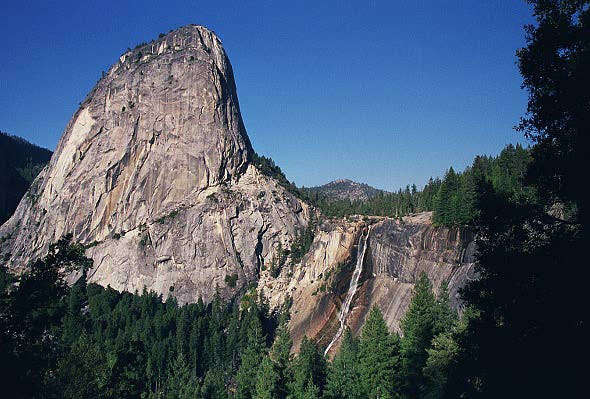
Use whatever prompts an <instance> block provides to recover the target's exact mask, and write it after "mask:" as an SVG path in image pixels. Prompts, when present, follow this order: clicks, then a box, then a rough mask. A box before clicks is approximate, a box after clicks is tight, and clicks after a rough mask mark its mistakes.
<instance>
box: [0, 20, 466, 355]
mask: <svg viewBox="0 0 590 399" xmlns="http://www.w3.org/2000/svg"><path fill="white" fill-rule="evenodd" d="M251 151H252V149H251V146H250V142H249V139H248V136H247V134H246V131H245V128H244V125H243V122H242V119H241V116H240V110H239V105H238V99H237V94H236V88H235V84H234V80H233V75H232V70H231V66H230V63H229V60H228V58H227V56H226V54H225V52H224V50H223V48H222V46H221V42H220V41H219V39H218V38H217V37H216V36H215V34H213V33H212V32H211V31H209V30H207V29H206V28H203V27H200V26H186V27H183V28H180V29H178V30H176V31H174V32H171V33H169V34H168V35H165V36H163V37H161V38H159V39H158V40H155V41H152V42H151V43H148V44H144V45H141V46H138V47H137V48H136V49H134V50H133V51H129V52H127V53H125V54H123V55H122V56H121V58H120V59H119V61H118V62H117V63H116V64H115V65H113V66H112V67H111V68H110V69H109V71H108V73H107V74H106V75H105V76H104V77H103V78H102V79H101V80H100V81H99V82H98V83H97V85H96V87H95V88H94V89H93V90H92V91H91V93H90V94H89V95H88V97H87V98H86V100H85V101H84V102H83V103H82V105H81V107H80V109H79V110H78V111H77V112H76V113H75V115H74V116H73V118H72V120H71V121H70V123H69V124H68V126H67V127H66V130H65V131H64V134H63V136H62V138H61V140H60V142H59V145H58V147H57V151H56V152H55V153H54V154H53V156H52V158H51V161H50V163H49V165H48V166H47V167H46V168H45V169H44V170H43V171H42V172H41V173H40V175H39V176H38V177H37V179H35V181H34V182H33V184H32V186H31V188H30V189H29V191H28V193H27V195H25V197H24V198H23V199H22V201H21V203H20V204H19V206H18V208H17V210H16V212H15V214H14V215H13V217H11V218H10V219H9V220H8V221H7V222H6V223H5V224H4V225H2V226H1V227H0V256H1V258H0V259H2V260H3V261H4V262H5V263H6V264H7V265H8V267H9V268H12V269H18V268H22V267H23V266H25V265H27V264H28V263H29V262H30V261H32V260H33V259H35V258H37V257H40V256H43V255H44V254H45V252H46V250H47V248H48V246H49V245H50V244H51V243H52V242H55V241H57V240H58V239H59V238H60V237H62V236H63V235H65V234H72V236H73V239H74V241H78V242H81V243H82V244H84V245H85V246H86V248H87V250H86V252H87V255H88V256H89V257H91V258H92V259H93V261H94V262H93V268H92V269H91V270H90V271H89V274H88V276H89V280H90V281H91V282H96V283H99V284H102V285H110V286H111V287H113V288H115V289H118V290H127V291H131V292H133V291H136V290H137V291H141V290H143V289H144V288H146V289H148V290H154V291H156V292H158V293H161V294H163V295H164V297H166V296H168V295H174V296H175V297H177V298H178V300H179V301H180V302H181V303H185V302H194V301H196V300H198V298H199V297H202V298H203V299H204V300H205V301H209V300H210V299H211V298H212V296H213V295H214V293H215V292H216V291H219V292H220V294H221V295H222V296H223V297H225V298H230V297H232V296H234V295H235V294H236V293H238V292H243V291H242V288H243V287H245V286H249V285H250V284H257V287H258V290H259V291H262V292H264V293H265V295H266V296H267V297H268V298H269V300H270V303H271V305H272V306H274V307H277V306H279V305H281V304H282V303H283V302H284V301H285V300H286V299H287V298H291V299H292V301H293V306H292V309H291V314H292V320H291V330H292V335H293V338H294V342H295V349H297V346H298V344H299V342H300V341H301V338H302V337H303V335H304V334H306V335H308V336H310V337H314V338H317V339H318V341H319V343H320V345H323V346H324V347H326V346H327V345H328V343H329V342H331V340H332V339H333V337H334V336H335V334H336V331H337V330H338V327H339V321H338V319H339V314H340V309H341V308H342V303H343V301H344V300H345V298H346V296H347V293H348V292H349V286H350V281H351V275H352V274H353V269H355V268H357V267H358V265H360V266H361V267H362V274H361V275H360V280H359V284H358V289H356V290H355V292H354V296H350V298H351V299H352V301H351V306H350V311H349V312H347V313H346V315H345V316H346V317H345V322H346V324H347V325H348V326H349V327H350V328H352V330H353V332H355V333H358V331H359V330H360V328H361V327H362V325H363V323H364V320H365V317H366V315H367V313H368V311H369V310H370V308H371V307H372V306H374V305H376V306H379V307H380V308H381V310H382V311H383V313H384V315H385V318H386V320H387V322H388V324H389V326H390V328H391V329H392V330H396V329H398V328H399V322H400V320H401V318H402V317H403V315H404V313H405V312H406V310H407V308H408V305H409V301H410V298H411V294H412V289H413V284H414V282H415V281H416V278H417V276H418V275H419V273H420V272H422V271H424V272H426V273H427V274H428V276H429V277H430V279H431V280H432V281H433V283H434V287H435V289H436V290H438V288H439V287H440V284H441V283H442V282H443V281H447V282H448V283H449V287H450V291H451V295H452V297H453V298H454V302H453V303H454V306H456V307H458V306H459V304H458V302H457V301H456V292H457V289H458V288H459V287H461V286H462V285H463V284H464V282H465V280H466V279H468V278H470V277H471V276H472V275H473V263H472V262H473V250H474V248H473V236H472V234H471V233H470V232H469V231H468V230H466V229H446V228H437V227H433V226H432V225H431V223H430V215H429V214H421V215H417V216H414V217H411V218H405V219H404V220H403V221H394V220H391V219H384V218H360V217H353V218H348V219H344V220H337V221H334V220H332V221H330V220H325V221H323V222H322V223H321V224H320V225H319V226H318V228H317V229H316V234H315V240H314V242H313V244H312V247H311V249H310V251H309V252H308V253H307V255H305V257H304V258H303V259H302V261H301V262H299V263H298V264H296V265H289V264H286V265H284V266H283V267H282V270H281V272H280V274H279V275H278V277H276V276H274V277H273V274H275V273H271V272H270V270H269V268H268V267H264V266H265V264H266V265H269V264H270V263H271V262H272V260H273V259H276V257H277V254H278V253H279V252H281V251H280V250H279V249H280V248H283V249H284V248H289V246H290V243H291V242H293V240H294V239H295V236H296V231H297V230H299V229H301V228H303V227H305V226H306V225H307V224H308V223H309V221H310V219H311V213H312V212H313V211H312V210H310V208H309V207H308V206H307V205H306V204H305V203H303V202H301V201H300V200H298V199H297V198H295V197H294V196H292V195H291V194H289V193H288V192H286V190H285V189H283V188H282V186H281V185H280V184H279V183H278V182H277V181H275V180H274V179H272V178H270V177H268V176H265V175H262V174H261V173H260V172H259V171H258V169H256V168H255V167H254V166H253V165H252V164H251V163H250V159H251V157H252V152H251ZM361 236H362V237H363V239H362V240H360V239H359V238H360V237H361ZM361 241H362V242H363V245H365V243H366V248H367V249H366V251H365V250H363V251H362V253H363V254H364V255H362V257H361V261H360V262H357V260H358V258H359V254H358V252H359V250H358V246H359V243H360V242H361ZM280 257H281V256H279V258H280ZM287 263H288V262H287ZM357 270H358V269H357ZM75 277H76V276H72V280H73V279H74V278H75ZM346 308H347V307H346V306H345V307H344V309H346ZM337 344H338V343H337V342H336V345H334V346H333V348H334V349H336V348H337V347H338V345H337Z"/></svg>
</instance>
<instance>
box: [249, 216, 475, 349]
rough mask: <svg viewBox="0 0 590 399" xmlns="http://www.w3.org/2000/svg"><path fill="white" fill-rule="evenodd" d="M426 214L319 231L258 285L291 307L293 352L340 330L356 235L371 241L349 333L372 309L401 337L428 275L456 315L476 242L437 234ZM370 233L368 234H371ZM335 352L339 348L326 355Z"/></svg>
mask: <svg viewBox="0 0 590 399" xmlns="http://www.w3.org/2000/svg"><path fill="white" fill-rule="evenodd" d="M431 216H432V215H431V213H430V212H425V213H421V214H418V215H414V216H412V217H406V218H404V219H403V220H402V221H399V220H393V219H389V218H377V217H372V218H360V217H357V218H350V219H349V220H340V221H333V222H328V223H325V224H323V225H322V226H320V231H319V233H318V234H317V235H316V238H315V240H314V243H313V245H312V247H311V250H310V252H309V253H308V254H307V255H306V256H305V257H304V258H303V260H302V262H301V263H300V264H298V265H295V267H294V268H293V270H292V271H289V273H290V275H287V274H284V275H281V276H280V277H279V279H277V280H276V281H273V282H272V283H269V282H268V279H265V278H262V279H261V280H260V282H259V289H260V290H262V291H263V292H264V293H265V295H266V296H268V297H270V303H271V305H275V304H280V303H281V302H282V301H283V300H284V297H285V296H286V295H289V296H290V297H291V298H292V300H293V305H292V308H291V321H290V328H291V335H292V337H293V342H294V350H295V351H297V350H298V345H299V343H300V342H301V339H302V338H303V336H305V335H307V336H308V337H312V338H315V339H316V340H317V341H318V343H319V345H320V346H322V347H324V348H325V347H327V346H328V344H329V343H330V341H331V340H332V338H333V337H334V335H335V334H336V332H337V330H338V327H339V316H340V311H341V308H342V303H343V302H344V298H345V297H346V295H347V293H348V290H349V286H350V279H351V275H352V272H353V269H354V267H355V264H356V262H357V257H358V256H359V254H358V243H359V237H360V236H361V234H365V235H367V234H368V238H367V241H366V242H367V251H366V252H365V257H364V259H363V265H362V270H363V271H362V275H361V279H360V281H359V284H358V288H357V290H356V293H355V295H354V297H353V301H352V304H351V306H350V311H349V313H348V314H347V315H346V325H347V326H348V327H350V328H351V330H352V331H353V333H355V334H358V333H359V332H360V330H361V329H362V326H363V325H364V321H365V319H366V316H367V315H368V312H369V310H370V309H371V308H372V307H373V306H377V307H379V309H380V310H381V311H382V313H383V315H384V318H385V321H386V322H387V324H388V326H389V328H390V329H391V330H392V331H399V325H400V321H401V320H402V318H403V317H404V315H405V313H406V311H407V309H408V307H409V304H410V300H411V298H412V294H413V289H414V284H415V282H416V281H417V279H418V277H419V276H420V274H421V273H422V272H424V273H426V274H427V276H428V277H429V279H430V281H431V282H432V284H433V288H434V291H435V292H438V291H439V289H440V287H441V285H442V283H447V284H448V287H449V292H450V297H451V304H452V306H453V307H454V308H455V309H458V310H460V309H461V302H460V300H459V297H458V293H457V292H458V290H459V289H460V288H461V287H463V286H464V285H465V283H466V282H467V281H468V280H469V279H472V278H474V276H475V272H474V259H473V257H474V251H475V244H474V237H473V233H472V232H471V231H470V230H469V229H467V228H445V227H435V226H433V225H432V223H431ZM369 227H370V233H369ZM337 348H338V343H336V345H334V346H333V347H332V349H331V352H330V354H333V353H334V351H335V350H336V349H337Z"/></svg>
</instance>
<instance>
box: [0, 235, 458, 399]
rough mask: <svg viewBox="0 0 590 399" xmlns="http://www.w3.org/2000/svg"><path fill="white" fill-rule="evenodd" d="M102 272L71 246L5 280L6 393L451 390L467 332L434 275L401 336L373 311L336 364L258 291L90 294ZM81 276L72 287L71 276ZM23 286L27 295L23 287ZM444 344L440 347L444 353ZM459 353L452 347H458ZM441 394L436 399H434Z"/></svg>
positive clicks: (281, 394) (235, 394)
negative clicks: (437, 289) (294, 332)
mask: <svg viewBox="0 0 590 399" xmlns="http://www.w3.org/2000/svg"><path fill="white" fill-rule="evenodd" d="M90 265H91V261H90V260H89V259H87V258H85V257H84V255H83V248H82V247H81V246H79V245H76V244H71V243H70V242H69V240H68V239H62V240H60V241H59V242H58V243H56V244H54V245H52V246H51V248H50V251H49V254H48V255H47V257H45V258H44V259H43V260H39V261H37V262H35V263H34V264H33V265H32V266H31V267H30V268H29V270H28V271H27V272H25V273H24V274H22V275H21V276H20V277H18V278H16V277H13V276H11V275H10V274H8V273H6V271H5V270H4V269H1V270H2V272H1V273H0V302H1V305H2V307H1V308H0V309H1V310H0V363H1V367H2V370H3V373H2V380H3V382H2V387H3V391H4V392H5V394H6V395H8V396H10V397H11V398H122V397H128V398H177V399H184V398H203V399H205V398H211V399H213V398H215V399H229V398H239V399H250V398H256V399H264V398H280V399H286V398H293V399H303V398H322V397H323V398H334V399H336V398H359V399H361V398H382V397H394V396H396V397H407V398H411V397H416V394H417V393H420V395H430V396H429V397H439V396H436V395H438V392H440V390H441V389H443V388H444V387H445V386H446V373H445V367H448V364H449V361H448V359H450V358H452V349H453V347H452V345H453V344H452V341H449V340H450V339H451V338H449V337H450V335H449V334H452V333H453V331H455V330H456V329H458V328H460V322H459V320H458V318H457V316H456V314H455V313H454V312H453V311H452V310H451V309H450V307H449V298H448V293H447V291H446V290H444V289H443V290H441V294H440V295H439V296H438V298H436V297H435V296H434V294H433V292H432V288H431V285H430V282H429V281H428V279H427V278H426V276H425V275H423V276H422V277H421V278H420V280H419V282H418V283H417V285H416V293H415V296H414V299H413V300H412V303H411V305H410V310H409V311H408V313H407V315H406V317H405V319H404V321H403V322H402V330H403V338H400V336H398V335H397V334H391V333H390V332H389V331H388V329H387V326H386V324H385V322H384V320H383V317H382V315H381V313H380V312H379V310H377V309H373V310H372V311H371V313H370V315H369V317H368V319H367V323H366V325H365V327H364V328H363V331H362V334H361V335H360V337H359V338H355V337H353V336H352V335H351V334H350V331H348V332H347V333H346V334H345V335H344V338H343V343H342V349H341V350H340V352H338V353H337V354H336V357H335V359H334V362H333V363H330V362H328V360H327V359H326V358H325V357H324V356H323V354H322V350H321V348H318V347H317V345H316V344H315V342H314V341H312V340H309V339H307V338H304V339H303V342H302V343H301V347H300V352H299V355H298V356H293V355H292V353H291V346H292V342H291V339H290V336H289V331H288V329H287V322H288V310H287V309H286V308H284V309H282V311H281V312H278V313H275V314H272V313H271V312H270V311H269V307H268V305H267V303H266V301H265V300H264V298H262V297H259V296H258V295H257V294H256V292H255V291H250V292H246V293H245V294H244V295H243V296H242V297H241V299H240V300H239V301H238V300H235V301H230V302H229V303H225V302H223V301H222V300H221V298H219V296H216V297H215V298H214V300H213V301H212V303H210V304H208V305H206V304H204V303H203V302H202V301H199V302H197V303H196V304H188V305H183V306H179V305H178V304H177V303H176V301H175V300H174V299H173V298H169V299H167V300H166V301H163V300H162V296H159V295H156V294H154V293H151V292H145V291H144V292H143V293H141V294H137V293H135V294H131V293H120V292H117V291H115V290H113V289H111V288H103V287H100V286H98V285H95V284H86V273H85V270H86V269H87V268H88V267H89V266H90ZM76 271H78V272H79V273H81V277H80V278H79V279H78V281H77V282H76V283H75V284H74V285H73V286H71V287H69V286H68V285H67V284H66V282H65V280H64V276H65V275H66V274H67V273H72V272H76ZM15 283H17V284H15ZM439 341H440V342H441V344H440V345H439V344H438V342H439ZM450 342H451V343H450ZM433 395H434V396H433Z"/></svg>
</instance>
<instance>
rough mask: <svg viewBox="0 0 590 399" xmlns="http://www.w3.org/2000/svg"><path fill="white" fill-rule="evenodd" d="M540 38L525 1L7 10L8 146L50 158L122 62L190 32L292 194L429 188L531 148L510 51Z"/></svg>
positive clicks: (0, 122) (1, 125)
mask: <svg viewBox="0 0 590 399" xmlns="http://www.w3.org/2000/svg"><path fill="white" fill-rule="evenodd" d="M111 4H113V5H111ZM353 4H354V5H353ZM530 22H532V18H531V12H530V9H529V7H528V6H527V5H526V4H525V2H524V1H520V0H514V1H512V0H496V1H476V0H470V1H451V0H447V1H443V0H430V1H356V2H352V1H351V2H331V1H317V0H316V1H309V2H307V1H291V2H282V1H267V2H254V1H236V2H231V1H223V2H217V1H196V0H193V1H170V2H167V1H146V0H144V1H118V2H109V1H102V2H87V1H75V2H70V1H48V0H46V1H18V2H14V1H10V0H9V1H5V2H4V3H3V6H2V24H0V35H1V37H2V38H3V43H4V45H3V48H2V50H1V55H0V76H1V80H0V109H1V112H0V130H3V131H7V132H10V133H12V134H16V135H19V136H22V137H25V138H26V139H28V140H30V141H31V142H33V143H36V144H39V145H41V146H44V147H47V148H50V149H54V148H55V146H56V144H57V141H58V139H59V137H60V135H61V133H62V131H63V129H64V128H65V126H66V123H67V122H68V120H69V119H70V117H71V116H72V114H73V113H74V112H75V110H76V108H77V106H78V103H79V102H80V101H82V100H83V99H84V97H85V96H86V94H87V93H88V91H90V89H91V88H92V87H93V85H94V84H95V83H96V81H97V79H98V78H99V76H100V74H101V71H102V70H105V71H106V70H107V69H108V68H109V66H110V65H111V64H112V63H114V62H115V61H116V60H117V57H118V56H119V55H120V54H121V53H123V52H124V50H125V49H127V47H134V46H135V45H136V44H138V43H140V42H143V41H149V40H151V39H153V38H156V37H157V36H158V34H159V33H160V32H167V31H168V30H170V29H174V28H177V27H179V26H181V25H185V24H189V23H194V24H199V25H205V26H207V27H209V28H210V29H212V30H214V31H215V32H216V33H217V34H218V35H219V36H220V38H221V40H222V41H223V43H224V46H225V49H226V51H227V53H228V55H229V57H230V60H231V62H232V65H233V68H234V73H235V77H236V84H237V88H238V96H239V99H240V105H241V109H242V115H243V118H244V122H245V124H246V128H247V130H248V134H249V136H250V139H251V141H252V144H253V146H254V148H255V150H256V151H257V152H258V153H259V154H263V155H268V156H271V157H272V158H273V159H274V160H275V161H276V162H277V163H278V164H279V165H280V166H281V168H282V169H283V171H285V173H286V175H287V177H288V178H289V179H291V180H295V182H296V183H297V184H298V185H302V184H304V185H306V186H311V185H318V184H323V183H326V182H328V181H330V180H333V179H337V178H350V179H353V180H356V181H361V182H366V183H368V184H371V185H373V186H375V187H379V188H383V189H388V190H396V189H397V188H398V187H400V186H405V185H406V184H408V183H414V182H415V183H416V184H417V185H418V186H422V185H423V184H424V183H425V182H426V180H427V179H428V177H429V176H437V175H442V174H443V173H444V171H445V170H446V169H447V168H448V167H449V166H451V165H452V166H454V167H455V168H456V169H460V170H461V169H463V168H464V167H465V166H466V165H468V164H469V163H471V161H472V159H473V157H474V156H475V155H477V154H497V153H498V152H499V151H500V150H501V149H502V148H503V147H504V145H505V144H507V143H509V142H512V143H515V142H517V141H520V142H523V139H522V138H521V135H520V134H519V133H516V132H515V131H514V130H513V129H512V127H513V126H514V125H516V124H517V123H518V120H519V117H520V116H522V115H523V113H524V111H525V109H526V93H525V92H524V91H523V90H521V89H520V84H521V78H520V75H519V73H518V69H517V66H516V63H515V62H516V57H515V51H516V49H517V48H519V47H522V46H523V45H524V33H523V25H524V24H526V23H530Z"/></svg>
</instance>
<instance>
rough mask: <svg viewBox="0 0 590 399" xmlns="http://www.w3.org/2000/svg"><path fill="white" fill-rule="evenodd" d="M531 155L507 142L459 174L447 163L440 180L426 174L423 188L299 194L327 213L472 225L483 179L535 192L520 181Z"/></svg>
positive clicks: (510, 191) (501, 187)
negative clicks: (351, 195)
mask: <svg viewBox="0 0 590 399" xmlns="http://www.w3.org/2000/svg"><path fill="white" fill-rule="evenodd" d="M530 158H531V157H530V150H528V149H525V148H523V147H522V146H521V145H520V144H517V145H516V146H514V145H512V144H509V145H507V146H506V147H505V148H504V149H503V150H502V152H501V153H500V155H498V156H496V157H491V156H477V157H476V158H475V159H474V161H473V164H472V165H471V166H469V167H467V168H466V169H465V170H464V171H463V172H455V170H454V169H453V168H452V167H450V168H449V170H448V171H447V172H446V173H445V176H444V178H443V179H442V180H441V179H440V178H438V177H437V178H436V179H432V178H430V180H429V181H428V182H427V183H426V185H425V186H424V188H423V189H422V190H421V191H420V190H418V187H417V186H416V185H415V184H412V185H411V186H410V185H408V186H406V187H405V189H403V190H402V189H399V190H398V191H397V192H395V193H387V192H384V191H379V192H378V193H376V194H375V195H374V196H372V197H371V198H369V199H366V200H356V201H352V200H350V199H348V198H345V199H340V200H338V199H334V198H333V196H330V195H327V194H325V193H323V192H322V191H320V190H315V191H314V190H309V189H305V190H303V193H304V194H305V195H306V198H307V200H308V201H310V202H311V203H312V204H315V205H316V206H318V207H319V208H320V209H321V210H322V213H323V214H324V215H326V216H328V217H343V216H347V215H367V216H389V217H402V216H405V215H408V214H412V213H416V212H424V211H434V214H433V222H434V224H436V225H442V226H454V225H468V224H473V222H474V221H475V219H476V217H477V205H476V199H477V198H476V191H477V185H478V184H480V183H482V182H488V183H489V184H491V185H492V186H493V187H494V188H495V189H497V190H498V191H500V192H502V193H504V194H506V195H507V196H519V195H526V196H528V197H531V196H533V195H534V190H533V189H532V188H531V187H525V186H524V183H523V178H524V175H525V172H526V170H527V166H528V164H529V162H530Z"/></svg>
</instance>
